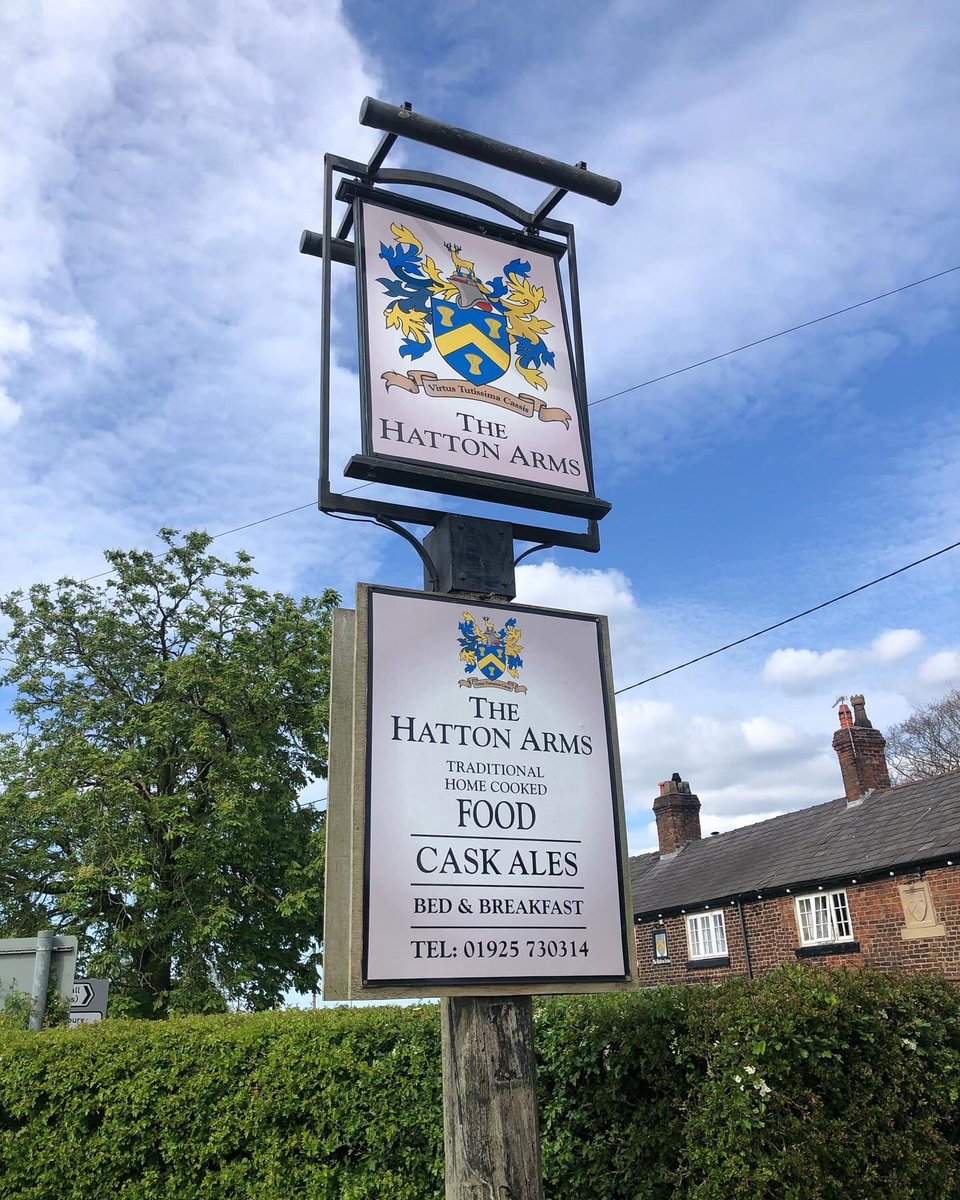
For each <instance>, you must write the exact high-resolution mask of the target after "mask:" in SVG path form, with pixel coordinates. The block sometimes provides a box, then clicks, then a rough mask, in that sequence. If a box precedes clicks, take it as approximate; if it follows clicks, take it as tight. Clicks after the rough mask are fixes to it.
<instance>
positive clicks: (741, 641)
mask: <svg viewBox="0 0 960 1200" xmlns="http://www.w3.org/2000/svg"><path fill="white" fill-rule="evenodd" d="M958 546H960V542H952V543H951V544H950V545H949V546H944V547H943V548H942V549H941V550H934V552H933V553H932V554H925V555H924V556H923V558H917V559H915V560H914V561H913V562H911V563H907V565H906V566H905V567H897V569H896V570H895V571H888V572H887V574H886V575H880V576H878V578H876V579H871V580H870V582H869V583H861V584H860V586H859V587H855V588H851V589H850V591H849V592H841V593H840V595H839V596H834V597H833V598H832V599H831V600H824V601H823V603H822V604H815V605H814V606H813V608H805V609H804V610H803V612H798V613H794V615H793V616H792V617H785V618H784V619H783V620H782V621H777V622H775V623H774V624H773V625H767V626H765V627H764V628H763V629H758V630H757V631H756V633H748V634H747V636H746V637H742V638H737V639H736V640H735V641H733V642H727V643H726V645H724V646H718V647H717V648H716V650H708V651H707V653H706V654H698V655H697V657H696V658H688V659H687V661H686V662H682V663H677V665H676V666H675V667H670V668H669V669H668V670H666V671H658V672H657V674H656V675H648V676H647V678H646V679H639V680H637V682H636V683H629V684H627V686H626V687H622V688H617V690H616V691H615V692H614V695H615V696H622V695H623V693H624V692H630V691H633V689H634V688H638V687H643V685H644V684H645V683H653V681H654V680H655V679H663V677H664V676H665V675H672V674H673V673H674V671H682V670H683V669H684V667H692V666H693V665H694V663H699V662H703V661H704V659H707V658H713V657H714V655H716V654H723V652H724V651H725V650H732V649H733V647H734V646H742V645H743V644H744V642H751V641H753V639H754V638H758V637H762V636H763V634H765V633H772V632H773V630H774V629H782V628H783V626H784V625H789V624H790V623H791V622H792V621H799V620H800V618H801V617H809V616H810V614H811V613H815V612H819V611H820V609H821V608H829V607H830V605H831V604H836V603H838V602H839V601H840V600H846V599H847V598H848V597H849V596H855V595H856V594H857V592H864V591H866V589H867V588H872V587H874V586H876V584H878V583H883V581H884V580H885V579H892V578H893V577H894V575H902V574H903V573H904V571H909V570H911V569H912V568H913V567H919V566H920V564H921V563H925V562H929V561H930V559H931V558H938V557H939V556H940V555H941V554H946V553H947V551H948V550H956V548H957V547H958Z"/></svg>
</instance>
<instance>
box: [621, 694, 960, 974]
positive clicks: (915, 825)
mask: <svg viewBox="0 0 960 1200" xmlns="http://www.w3.org/2000/svg"><path fill="white" fill-rule="evenodd" d="M851 704H852V705H853V711H852V712H851V710H850V708H849V707H848V706H847V704H845V703H844V704H841V706H840V709H839V717H840V728H839V729H838V730H837V731H836V732H835V734H834V736H833V747H834V750H836V752H837V756H838V758H839V760H840V771H841V775H842V778H843V784H844V788H845V793H846V794H845V795H844V796H843V797H841V798H840V799H838V800H831V801H829V802H828V803H826V804H818V805H815V806H814V807H812V808H805V809H802V810H800V811H799V812H791V813H785V814H784V815H783V816H780V817H773V818H771V819H770V820H767V821H761V822H759V823H758V824H756V825H748V826H744V827H743V828H740V829H734V830H732V831H731V832H730V833H724V834H714V835H712V836H711V837H708V838H703V837H701V835H700V801H699V799H698V798H697V796H696V795H694V794H693V793H692V792H691V791H690V786H689V784H688V783H686V782H685V781H684V780H682V779H681V778H680V776H679V775H678V774H675V775H674V776H673V778H672V779H670V780H667V781H666V782H665V783H661V784H660V795H659V796H658V797H657V798H656V800H655V801H654V805H653V811H654V814H655V815H656V819H657V834H658V839H659V843H660V849H659V852H658V853H653V854H639V855H636V856H635V857H633V858H631V860H630V877H631V883H632V886H633V909H634V927H635V934H636V944H637V957H638V962H639V975H640V984H641V986H647V987H649V986H651V985H655V984H662V983H703V982H707V981H710V980H720V979H725V978H728V977H730V976H732V975H747V976H750V977H753V976H754V975H758V974H761V973H762V972H764V971H769V970H772V969H773V968H774V967H777V966H781V965H783V964H784V963H789V962H797V961H798V960H804V959H809V960H813V961H816V962H819V963H821V964H822V965H824V966H829V967H839V966H843V967H853V966H870V967H881V968H892V969H903V970H919V971H924V970H925V971H937V972H940V973H942V974H944V975H946V976H947V977H948V978H951V979H960V772H954V773H952V774H950V775H942V776H940V777H939V778H936V779H930V780H925V781H923V782H920V783H907V784H902V785H900V786H899V787H891V785H890V776H889V773H888V770H887V761H886V755H885V752H884V746H885V742H884V738H883V735H882V734H881V733H880V731H879V730H877V729H874V728H873V726H872V725H871V724H870V721H869V719H868V718H867V714H866V709H865V706H864V699H863V696H852V697H851Z"/></svg>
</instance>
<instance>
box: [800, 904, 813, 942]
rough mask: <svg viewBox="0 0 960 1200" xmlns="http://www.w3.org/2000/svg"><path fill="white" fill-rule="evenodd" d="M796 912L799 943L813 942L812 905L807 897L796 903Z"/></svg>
mask: <svg viewBox="0 0 960 1200" xmlns="http://www.w3.org/2000/svg"><path fill="white" fill-rule="evenodd" d="M797 912H798V913H799V915H800V941H801V942H812V941H813V937H814V934H813V904H812V903H811V901H810V898H809V896H804V897H803V899H802V900H798V901H797Z"/></svg>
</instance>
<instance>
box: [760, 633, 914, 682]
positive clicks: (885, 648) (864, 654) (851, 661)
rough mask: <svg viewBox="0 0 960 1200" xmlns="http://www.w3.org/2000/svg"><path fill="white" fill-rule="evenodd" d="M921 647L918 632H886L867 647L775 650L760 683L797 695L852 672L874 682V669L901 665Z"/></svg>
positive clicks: (847, 675) (764, 669)
mask: <svg viewBox="0 0 960 1200" xmlns="http://www.w3.org/2000/svg"><path fill="white" fill-rule="evenodd" d="M923 644H924V638H923V634H921V633H920V631H919V630H917V629H887V630H884V632H883V633H881V634H879V635H878V636H877V637H875V638H874V639H873V641H872V642H871V643H870V644H869V645H868V646H860V647H850V648H836V649H833V650H820V651H818V650H807V649H795V648H784V649H781V650H774V652H773V653H772V654H771V655H769V657H768V658H767V660H766V662H765V663H764V665H763V681H764V683H768V684H770V685H772V686H773V687H779V688H781V689H782V690H783V691H785V692H790V693H793V694H795V695H797V694H800V693H803V692H811V691H813V690H814V689H816V688H817V687H819V686H820V685H821V684H823V683H824V682H825V681H826V680H830V679H832V680H839V679H840V678H841V677H849V675H850V674H851V673H852V672H853V671H858V672H861V673H867V675H868V677H869V678H871V679H874V680H876V679H877V678H878V676H877V674H876V668H877V667H880V668H882V667H884V666H893V665H894V664H897V663H901V662H903V661H904V660H905V659H908V658H909V657H910V656H911V655H913V654H916V653H917V652H918V651H919V650H921V649H922V647H923ZM857 686H858V687H859V685H857ZM864 686H866V685H864ZM854 690H856V688H854Z"/></svg>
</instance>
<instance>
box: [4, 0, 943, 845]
mask: <svg viewBox="0 0 960 1200" xmlns="http://www.w3.org/2000/svg"><path fill="white" fill-rule="evenodd" d="M958 51H960V10H958V9H957V7H956V5H955V4H954V3H951V2H950V0H924V2H923V3H920V4H916V5H910V6H907V5H903V4H901V3H884V2H883V0H869V2H865V3H856V2H852V0H830V2H823V3H821V2H818V0H808V2H805V3H789V2H787V3H782V4H777V5H770V4H768V3H763V2H760V0H756V2H754V0H726V2H725V3H722V4H721V3H711V2H708V0H702V2H698V0H688V3H685V4H682V5H663V4H660V3H653V2H651V0H633V2H631V3H625V2H623V0H604V2H598V3H595V4H592V5H582V4H574V3H572V2H567V0H554V2H551V3H546V2H544V0H532V2H531V3H528V4H525V5H524V6H523V7H522V9H517V8H516V7H513V6H511V7H508V6H506V5H505V4H502V3H498V2H497V0H487V2H486V3H483V4H481V3H477V2H474V0H461V2H460V3H458V4H456V5H440V4H438V3H433V2H428V3H425V4H422V5H419V6H416V7H413V8H411V7H409V6H400V5H391V4H386V3H383V2H382V0H378V2H373V0H350V2H347V3H343V4H335V3H332V2H328V0H309V2H301V0H223V2H222V3H204V2H202V0H189V2H187V0H164V3H159V2H157V0H136V2H135V3H134V2H133V0H95V2H94V0H57V2H56V3H53V2H51V3H42V2H40V0H6V2H5V3H4V5H3V6H2V8H0V66H2V69H0V81H2V82H0V105H2V110H0V127H2V128H3V130H4V134H3V139H2V142H0V529H2V530H3V552H2V554H0V592H2V593H6V592H8V591H10V590H11V589H14V588H18V587H26V586H29V585H30V584H31V583H34V582H38V581H52V580H54V579H57V578H59V577H62V576H65V575H69V576H74V577H85V576H88V575H93V574H95V573H97V572H99V571H100V570H102V569H103V558H102V552H103V550H104V549H105V548H108V547H122V548H128V547H132V546H141V547H145V548H157V547H158V543H157V541H156V536H155V535H156V531H157V530H158V529H159V528H160V527H161V526H173V527H176V528H180V529H189V528H206V529H208V530H209V531H210V532H211V533H215V534H221V533H225V531H228V530H233V529H235V528H236V527H238V526H242V525H246V524H248V523H251V522H256V521H259V520H260V519H261V518H264V517H268V516H271V515H272V514H275V513H279V512H282V511H285V510H288V509H296V508H299V507H300V506H303V505H309V504H310V503H311V501H313V500H314V499H315V496H316V476H317V466H316V463H317V446H318V354H319V286H320V264H319V260H317V259H313V258H309V257H305V256H301V255H299V254H298V252H297V248H298V241H299V236H300V231H301V229H303V228H304V227H312V228H314V229H317V228H319V227H320V222H321V183H322V157H323V154H324V152H325V151H328V150H330V151H334V152H337V153H340V154H343V155H347V156H349V157H354V158H361V159H366V158H367V157H368V156H369V154H370V153H371V151H372V149H373V147H374V145H375V144H376V137H377V135H376V134H375V133H373V132H372V131H370V130H366V129H363V128H361V127H360V125H359V124H358V120H357V117H358V113H359V108H360V104H361V102H362V100H363V98H364V97H365V96H367V95H371V96H377V97H380V98H382V99H385V100H388V101H391V102H393V103H398V104H399V103H400V102H402V101H404V100H409V101H410V102H411V103H412V104H413V106H414V108H415V109H417V110H418V111H421V112H424V113H427V114H429V115H431V116H434V117H437V118H439V119H441V120H444V121H447V122H450V123H452V124H456V125H461V126H464V127H467V128H471V129H475V130H478V131H480V132H483V133H487V134H489V135H491V136H494V137H497V138H500V139H502V140H504V141H508V142H513V143H515V144H518V145H521V146H524V147H527V148H530V149H534V150H537V151H539V152H541V153H543V154H547V155H550V156H553V157H556V158H559V159H562V160H564V161H568V162H576V161H578V160H581V159H585V160H586V161H587V162H588V164H589V166H590V167H591V168H592V169H594V170H596V171H599V172H602V173H604V174H607V175H611V176H615V177H616V178H619V179H621V180H622V182H623V194H622V198H621V200H620V201H619V203H618V204H617V205H616V206H615V207H612V208H611V207H606V206H603V205H600V204H597V203H595V202H592V201H589V200H585V199H581V198H576V197H568V198H567V199H566V200H565V201H564V202H563V204H562V206H561V208H560V209H558V210H557V215H558V216H562V217H563V218H564V219H567V220H571V221H573V222H575V223H576V226H577V236H578V256H579V261H580V272H581V295H582V313H583V322H584V333H585V351H586V368H587V382H588V395H589V398H590V400H591V402H592V405H593V407H592V408H591V410H590V411H591V427H592V438H593V455H594V464H595V475H596V485H597V490H598V493H599V494H600V495H601V496H603V497H604V498H606V499H608V500H610V501H611V502H612V503H613V509H612V512H611V513H610V515H609V516H608V517H607V518H606V519H605V520H604V521H603V523H602V526H601V537H602V548H601V550H600V552H599V553H598V554H597V555H595V556H591V555H585V554H583V553H575V552H572V551H551V552H549V553H546V554H540V555H537V556H534V557H532V558H531V559H530V560H528V561H527V564H525V565H523V566H522V567H521V568H520V569H519V570H518V584H519V595H518V600H519V601H527V602H531V603H537V604H543V605H547V606H555V607H560V608H574V609H580V610H583V611H590V612H601V613H605V614H607V615H608V616H609V618H610V621H611V628H612V632H613V640H614V668H615V675H616V684H617V686H618V687H620V688H623V687H627V686H628V685H629V684H631V683H634V682H636V681H638V680H640V679H643V678H645V677H647V676H649V675H653V674H656V673H658V672H660V671H665V670H667V669H668V668H670V667H672V666H674V665H676V664H678V663H680V662H683V661H685V660H686V659H689V658H692V657H694V656H696V655H699V654H702V653H704V652H706V651H708V650H711V649H713V648H714V647H716V646H719V645H721V644H723V643H725V642H728V641H731V640H733V639H735V638H738V637H741V636H743V635H745V634H748V633H751V632H752V631H754V630H756V629H759V628H761V627H763V626H765V625H768V624H771V623H773V622H774V621H777V620H780V619H782V618H784V617H787V616H789V615H791V614H793V613H795V612H798V611H800V610H802V609H805V608H808V607H810V606H812V605H815V604H817V603H819V602H820V601H822V600H825V599H827V598H829V597H831V596H834V595H836V594H838V593H840V592H843V591H847V590H848V589H851V588H854V587H856V586H857V585H859V584H861V583H863V582H865V581H867V580H870V579H873V578H876V577H877V576H880V575H882V574H884V573H886V572H888V571H891V570H894V569H895V568H897V567H899V566H902V565H903V564H905V563H907V562H910V561H912V560H914V559H916V558H919V557H921V556H923V555H925V554H929V553H931V552H932V551H934V550H937V549H939V548H940V547H942V546H945V545H947V544H949V543H951V542H953V541H956V540H957V539H958V537H960V533H958V530H960V406H958V404H957V389H958V383H960V369H958V368H960V343H958V323H960V271H958V272H955V273H952V274H947V275H944V276H942V277H941V278H939V279H936V280H933V281H931V282H929V283H926V284H923V285H922V286H919V287H915V288H911V289H910V290H908V291H906V292H903V293H900V294H898V295H896V296H892V297H889V298H887V299H884V300H880V301H878V302H877V303H875V304H870V305H866V306H864V307H861V308H858V309H856V310H855V311H853V312H850V313H847V314H845V315H843V316H839V317H836V318H834V319H832V320H829V321H825V322H821V323H818V324H816V325H814V326H812V327H810V328H807V329H804V330H801V331H798V332H796V333H792V334H789V335H787V336H785V337H782V338H778V339H776V340H774V341H771V342H767V343H765V344H763V345H761V346H758V347H755V348H753V349H750V350H746V351H744V352H742V353H739V354H734V355H731V356H729V357H726V358H723V359H721V360H720V361H718V362H714V363H711V364H709V365H706V366H703V367H700V368H697V369H695V370H691V371H687V372H684V373H682V374H680V375H676V376H674V377H673V378H670V379H668V380H664V381H662V382H659V383H654V384H651V385H649V386H644V387H640V388H638V389H636V390H633V391H627V392H626V393H625V394H622V395H616V396H613V395H612V394H613V393H619V392H622V391H623V390H624V389H629V388H631V387H633V386H634V385H636V384H640V383H643V382H644V381H646V380H648V379H651V378H653V377H656V376H659V375H662V374H666V373H668V372H672V371H675V370H678V369H679V368H682V367H685V366H687V365H688V364H691V363H695V362H698V361H700V360H702V359H705V358H709V357H711V356H713V355H718V354H722V353H723V352H725V351H727V350H730V349H732V348H734V347H737V346H740V345H742V344H744V343H746V342H750V341H754V340H756V339H759V338H762V337H764V336H766V335H768V334H771V333H775V332H777V331H779V330H781V329H784V328H786V327H788V326H792V325H796V324H799V323H802V322H805V321H809V320H811V319H813V318H815V317H818V316H821V315H823V314H826V313H829V312H832V311H834V310H836V309H839V308H843V307H846V306H848V305H851V304H855V303H857V302H858V301H860V300H864V299H867V298H869V297H871V296H875V295H878V294H879V293H882V292H886V291H890V290H892V289H895V288H898V287H900V286H901V285H903V284H906V283H910V282H912V281H914V280H917V279H920V278H922V277H925V276H928V275H932V274H935V273H937V272H941V271H946V270H948V269H949V268H952V267H956V266H958V265H960V209H958V207H957V204H956V196H957V194H958V189H960V146H958V142H957V138H956V128H957V123H958V117H960V76H958V74H957V72H956V69H955V64H956V61H957V55H958ZM391 163H392V164H393V165H405V166H410V167H421V168H424V169H433V170H437V169H439V170H443V171H446V172H447V173H451V174H458V173H459V174H460V175H461V176H462V177H464V178H467V179H471V180H474V181H477V182H480V183H482V184H484V185H485V186H492V187H495V188H496V189H497V190H499V191H501V192H502V193H504V194H506V195H508V196H509V197H510V198H511V199H513V200H514V201H515V202H517V203H519V204H521V205H524V206H527V207H533V206H535V205H536V204H537V203H538V201H539V200H540V199H541V198H542V196H543V195H544V194H545V191H546V190H547V189H545V188H544V187H543V185H539V184H536V183H533V182H531V181H529V180H522V179H511V178H508V177H507V176H505V175H504V174H502V173H500V172H496V171H494V170H493V169H491V168H485V167H481V166H479V165H478V164H474V163H470V162H468V161H467V160H463V159H457V158H455V157H453V156H449V155H443V154H441V153H439V152H437V151H432V150H429V149H427V148H425V147H420V146H417V145H416V144H413V143H408V144H405V145H404V144H401V145H400V146H398V147H397V150H396V151H395V152H394V154H393V155H392V156H391ZM338 215H339V214H338ZM355 329H356V317H355V295H354V291H353V283H352V278H351V272H350V270H349V268H345V267H337V268H336V272H335V298H334V321H333V348H334V372H333V400H334V413H333V433H332V442H333V460H334V462H335V463H336V464H338V466H339V464H340V463H342V462H345V461H346V459H347V458H348V457H349V455H350V454H351V453H354V452H356V451H358V450H359V448H360V447H359V443H358V440H357V439H358V415H357V414H358V404H359V401H358V380H357V372H356V333H355ZM608 396H610V397H611V398H610V399H606V397H608ZM335 482H336V481H335ZM367 494H368V495H373V494H377V493H375V492H368V493H367ZM398 498H399V497H398ZM451 506H454V505H451ZM463 507H464V508H465V510H468V511H474V512H478V513H480V512H481V511H482V510H481V508H480V507H478V506H476V505H473V506H469V505H466V506H463ZM421 532H422V531H421ZM217 547H218V550H219V552H221V553H223V554H225V555H229V554H231V553H232V552H233V551H235V550H237V549H239V548H241V547H242V548H244V549H246V550H248V551H250V552H251V553H252V554H253V555H254V556H255V559H256V563H257V566H258V569H259V572H260V582H261V584H262V585H263V586H265V587H268V588H271V589H279V590H285V591H290V592H293V593H294V594H297V595H303V594H309V593H314V592H317V591H319V590H321V589H323V588H324V587H327V586H333V587H336V588H337V589H339V590H340V592H341V593H342V594H343V596H344V597H345V602H347V603H349V602H350V597H351V596H352V594H353V589H354V585H355V583H356V581H358V580H363V581H367V582H379V583H386V584H394V585H398V586H409V587H418V586H420V585H421V572H420V565H419V561H418V559H417V558H416V556H415V554H414V553H413V551H412V550H411V549H410V547H409V546H407V545H406V544H405V543H404V542H402V541H401V540H400V539H399V538H397V537H396V536H395V535H392V534H390V533H388V532H386V531H382V530H379V529H377V528H374V527H370V526H363V527H362V528H361V529H359V530H358V529H354V528H352V527H351V526H349V525H346V524H344V523H342V522H338V521H336V520H333V519H331V518H329V517H325V516H323V515H321V514H319V513H318V512H317V511H316V509H314V508H309V507H308V508H305V509H301V511H296V512H292V513H289V514H288V515H286V516H283V517H279V518H277V519H276V520H271V521H267V522H265V523H262V524H258V525H255V526H254V527H252V528H249V529H245V530H242V531H241V532H237V533H229V534H227V535H226V536H224V537H221V538H220V539H219V540H218V542H217ZM958 571H960V550H958V551H954V552H953V553H950V554H945V555H943V556H941V557H939V558H937V559H935V560H933V561H932V562H929V563H926V564H924V565H922V566H918V567H916V568H915V569H914V570H912V571H909V572H907V573H905V574H903V575H900V576H898V577H896V578H895V579H892V580H889V581H887V582H885V583H882V584H880V585H878V586H877V587H875V588H871V589H869V590H868V591H865V592H863V593H861V594H859V595H857V596H854V597H852V598H850V599H849V600H846V601H844V602H842V603H840V604H837V605H835V606H833V607H830V608H828V609H825V610H824V611H822V612H820V613H817V614H815V615H813V616H811V617H808V618H805V619H804V620H802V621H798V622H796V623H794V624H792V625H788V626H786V627H785V628H783V629H781V630H778V631H776V632H775V633H772V634H769V635H766V636H764V637H762V638H758V639H755V640H754V641H752V642H749V643H748V644H746V645H745V646H742V647H739V648H737V649H734V650H731V651H728V652H726V653H724V654H721V655H718V656H716V657H714V658H711V659H710V660H708V661H707V662H704V663H701V664H699V665H696V666H692V667H689V668H686V669H684V670H682V671H677V672H675V673H673V674H670V675H668V676H666V677H665V678H663V679H661V680H659V681H656V682H652V683H649V684H645V685H644V686H642V687H638V688H634V689H632V690H630V691H627V692H624V693H623V695H622V696H621V697H620V700H619V704H618V721H619V731H620V742H621V753H622V762H623V772H624V782H625V792H626V803H627V812H628V821H629V841H630V846H631V849H632V850H634V851H642V850H646V849H649V848H653V847H654V846H655V844H656V832H655V827H654V826H653V824H652V814H651V805H652V802H653V799H654V797H655V796H656V794H657V791H658V788H657V785H658V782H659V781H660V780H663V779H668V778H669V777H670V776H671V775H672V774H673V772H674V771H679V772H680V774H681V775H682V777H683V778H684V779H686V780H688V781H689V782H690V785H691V788H692V790H693V791H694V792H696V793H697V794H698V795H699V796H700V799H701V803H702V806H703V807H702V813H701V821H702V827H703V830H704V833H705V834H706V833H707V832H711V831H714V830H717V831H725V830H728V829H731V828H734V827H736V826H738V825H741V824H744V823H748V822H751V821H755V820H759V819H762V818H764V817H767V816H772V815H774V814H776V813H779V812H783V811H787V810H790V809H794V808H799V807H801V806H804V805H808V804H813V803H820V802H823V801H824V800H827V799H830V798H832V797H834V796H836V795H838V794H839V793H840V792H841V783H840V772H839V767H838V764H837V761H836V757H835V755H834V753H833V751H832V750H831V748H830V742H831V736H832V732H833V729H834V728H835V726H836V720H837V719H836V713H835V711H834V709H833V707H832V706H833V704H834V701H835V700H836V699H837V697H838V696H839V695H841V694H849V693H852V692H863V693H865V695H866V697H867V710H868V713H869V714H870V716H871V718H872V719H873V721H874V724H876V725H877V726H878V727H880V728H886V727H888V726H889V725H890V724H891V723H893V722H896V721H899V720H902V719H903V718H904V717H905V716H906V715H908V713H909V712H910V711H911V709H912V708H913V707H914V706H915V705H918V704H922V703H925V702H927V701H929V700H930V699H932V698H935V697H936V696H938V695H941V694H942V693H943V692H945V691H946V690H948V689H949V688H950V687H953V686H956V685H957V684H960V630H958V625H957V618H956V613H957V597H956V584H957V578H958ZM0 699H2V697H0ZM2 720H3V718H2V717H0V721H2Z"/></svg>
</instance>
